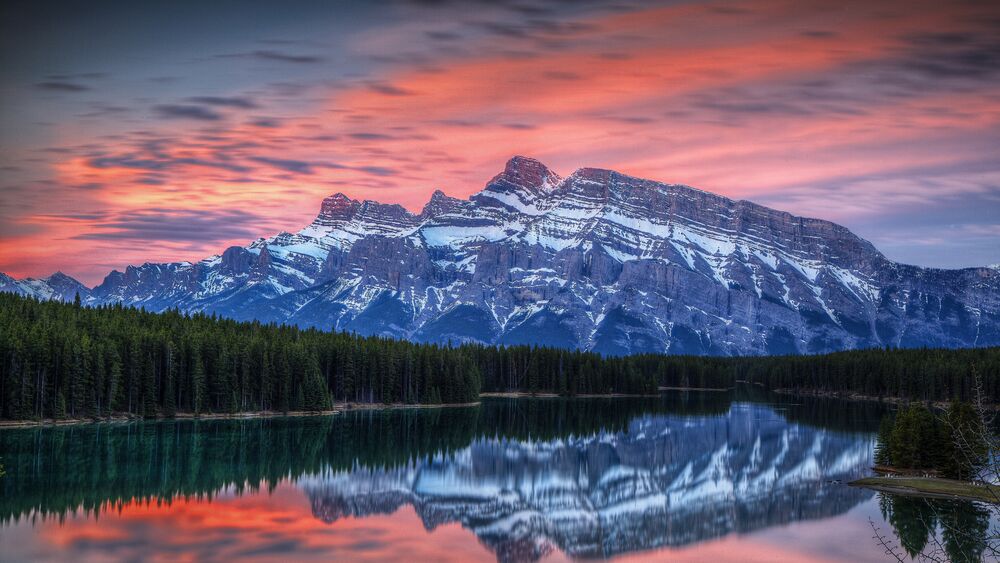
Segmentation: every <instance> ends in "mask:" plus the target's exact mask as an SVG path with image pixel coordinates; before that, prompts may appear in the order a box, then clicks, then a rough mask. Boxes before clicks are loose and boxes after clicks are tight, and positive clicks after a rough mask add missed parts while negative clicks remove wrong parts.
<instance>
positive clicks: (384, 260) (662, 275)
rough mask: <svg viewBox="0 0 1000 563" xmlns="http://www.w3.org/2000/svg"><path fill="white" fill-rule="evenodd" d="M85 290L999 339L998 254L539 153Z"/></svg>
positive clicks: (398, 326) (734, 329) (397, 312)
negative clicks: (420, 194)
mask: <svg viewBox="0 0 1000 563" xmlns="http://www.w3.org/2000/svg"><path fill="white" fill-rule="evenodd" d="M81 295H84V294H83V293H81ZM88 299H89V301H88V302H90V303H108V302H117V301H121V302H124V303H125V304H129V305H136V306H140V305H141V306H144V307H146V308H147V309H150V310H162V309H165V308H168V307H175V306H176V307H179V308H181V309H184V310H189V311H207V312H215V313H218V314H220V315H224V316H228V317H233V318H237V319H251V318H256V319H260V320H263V321H279V322H289V323H295V324H298V325H300V326H310V327H318V328H322V329H338V330H350V331H355V332H358V333H363V334H380V335H387V336H393V337H398V338H407V339H413V340H419V341H435V342H448V341H451V342H461V341H478V342H484V343H503V344H517V343H530V344H545V345H552V346H561V347H571V348H584V349H591V350H596V351H599V352H603V353H609V354H623V353H634V352H650V351H655V352H667V353H690V354H758V353H789V352H827V351H833V350H842V349H850V348H860V347H871V346H886V345H891V346H900V347H913V346H942V347H969V346H988V345H998V344H1000V270H998V269H996V268H968V269H963V270H939V269H930V268H918V267H915V266H907V265H902V264H897V263H894V262H892V261H890V260H888V259H887V258H886V257H885V256H883V255H882V254H881V253H880V252H878V250H876V249H875V248H874V246H872V245H871V243H869V242H867V241H865V240H863V239H861V238H859V237H857V236H856V235H854V234H853V233H851V232H850V231H849V230H847V229H846V228H844V227H842V226H839V225H836V224H834V223H830V222H828V221H823V220H818V219H807V218H801V217H796V216H793V215H791V214H789V213H785V212H781V211H776V210H773V209H769V208H767V207H763V206H760V205H756V204H753V203H750V202H747V201H734V200H731V199H727V198H725V197H721V196H718V195H714V194H711V193H707V192H703V191H700V190H697V189H694V188H690V187H687V186H681V185H674V184H662V183H659V182H653V181H649V180H642V179H638V178H632V177H629V176H625V175H623V174H619V173H617V172H613V171H610V170H600V169H593V168H584V169H580V170H577V171H576V172H574V173H572V174H570V175H569V176H567V177H565V178H563V177H560V176H559V175H557V174H556V173H554V172H552V171H551V170H549V169H548V168H547V167H545V166H544V165H543V164H541V163H540V162H538V161H536V160H532V159H529V158H524V157H515V158H513V159H511V160H510V161H509V162H508V163H507V165H506V167H505V169H504V171H503V172H501V173H500V174H498V175H497V176H496V177H494V178H493V179H492V180H491V181H490V182H489V183H488V184H487V186H486V188H485V189H483V190H482V191H480V192H479V193H477V194H475V195H473V196H472V197H471V198H470V199H468V200H462V199H456V198H451V197H448V196H446V195H445V194H444V193H442V192H440V191H438V192H435V193H434V195H433V196H432V198H431V200H430V201H429V202H428V203H427V205H426V206H425V207H424V209H423V210H422V211H421V212H420V213H419V214H415V213H410V212H409V211H407V210H406V209H404V208H403V207H400V206H398V205H386V204H382V203H378V202H374V201H355V200H352V199H350V198H348V197H347V196H344V195H342V194H337V195H334V196H331V197H328V198H326V199H325V200H323V204H322V207H321V209H320V213H319V215H318V216H317V218H316V219H315V220H314V221H313V222H312V223H311V224H310V225H308V226H307V227H306V228H304V229H302V230H301V231H299V232H297V233H294V234H293V233H280V234H278V235H275V236H272V237H270V238H262V239H258V240H256V241H254V242H252V243H251V244H249V245H247V246H245V247H231V248H229V249H226V250H225V252H223V253H222V254H221V255H217V256H213V257H210V258H206V259H205V260H202V261H201V262H198V263H189V262H177V263H168V264H144V265H142V266H138V267H134V266H130V267H128V268H126V270H125V272H118V271H114V272H112V273H111V274H109V275H108V276H107V278H106V279H105V280H104V282H103V283H101V284H100V285H99V286H97V287H95V288H94V289H93V290H92V293H91V295H90V296H89V298H88Z"/></svg>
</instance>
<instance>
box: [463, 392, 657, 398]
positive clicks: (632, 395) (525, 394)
mask: <svg viewBox="0 0 1000 563" xmlns="http://www.w3.org/2000/svg"><path fill="white" fill-rule="evenodd" d="M479 396H480V397H482V398H487V399H622V398H636V397H659V396H660V395H659V394H658V393H655V394H646V395H643V394H635V393H581V394H579V395H572V396H571V395H560V394H558V393H548V392H546V393H534V394H532V393H530V392H527V391H495V392H489V393H480V394H479Z"/></svg>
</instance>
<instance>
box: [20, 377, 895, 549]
mask: <svg viewBox="0 0 1000 563" xmlns="http://www.w3.org/2000/svg"><path fill="white" fill-rule="evenodd" d="M732 399H736V400H735V401H733V400H732ZM750 399H752V400H748V398H747V397H743V396H735V397H733V396H732V395H727V394H715V395H713V394H711V393H671V394H668V395H665V396H664V397H661V398H659V399H613V400H609V399H576V400H563V399H538V400H527V399H519V400H501V399H495V400H487V401H484V402H483V404H482V405H481V406H479V407H473V408H449V409H414V410H390V411H365V412H353V413H346V414H342V415H338V416H335V417H325V418H323V417H307V418H275V419H253V420H228V421H223V420H207V421H162V422H146V423H131V424H97V425H85V426H71V427H56V428H35V429H22V430H5V431H3V432H0V451H2V452H3V453H2V457H3V463H4V465H5V467H6V470H7V476H6V477H4V478H3V479H0V492H2V497H0V520H2V523H3V526H4V529H9V528H13V527H17V526H20V527H21V528H23V525H24V522H26V521H31V522H32V523H33V524H32V525H34V523H36V522H37V523H39V524H38V525H41V524H42V523H44V522H45V521H46V519H48V520H51V518H56V519H66V521H67V522H68V523H67V524H66V525H67V526H72V525H74V524H73V521H75V520H73V521H71V520H72V518H69V519H67V518H66V517H67V516H68V515H72V514H74V513H82V514H83V515H84V518H85V519H87V520H91V519H93V518H96V517H97V516H98V514H99V513H102V512H111V513H112V515H111V516H112V517H113V513H114V512H115V510H116V509H121V508H122V507H132V506H135V504H136V502H140V503H142V502H153V503H154V504H159V503H162V504H163V511H164V512H170V507H169V506H167V504H168V503H170V502H171V501H175V500H176V501H177V503H178V505H180V504H181V499H180V498H179V497H183V498H184V499H199V498H200V499H210V498H211V497H213V496H216V495H219V494H220V493H224V494H227V495H228V494H230V493H236V494H242V495H249V496H260V495H263V493H261V490H267V491H269V490H273V489H275V488H276V487H279V486H281V487H284V486H285V485H284V484H285V483H292V484H293V485H294V487H296V488H297V489H299V490H301V491H303V492H304V493H305V495H306V496H307V497H308V499H309V503H310V504H311V511H312V514H313V515H314V516H315V518H317V519H319V520H321V521H323V522H327V523H339V522H343V521H345V519H350V518H347V517H353V518H355V519H358V518H366V517H371V516H374V515H384V514H391V513H395V512H397V511H398V510H399V509H400V507H403V506H406V505H409V506H412V509H413V510H414V511H415V513H416V514H417V516H418V517H419V519H420V521H421V522H422V524H423V527H424V528H426V529H427V530H435V529H438V528H439V527H441V526H442V525H445V524H454V525H460V526H461V527H463V528H465V529H467V530H469V531H471V533H473V534H475V537H476V538H478V540H479V541H480V542H481V543H482V545H484V546H486V547H488V548H489V549H490V550H491V551H492V552H493V554H494V555H495V556H496V557H497V558H498V559H500V560H511V561H521V560H533V559H537V558H540V557H543V556H545V555H547V554H551V553H558V552H563V553H565V554H566V555H568V556H572V557H602V556H613V555H617V554H624V553H631V552H642V551H646V550H651V549H655V548H660V547H665V546H682V545H686V544H693V543H696V542H703V541H706V540H710V539H713V538H720V537H722V536H726V535H729V534H731V533H734V532H736V533H746V532H751V531H755V530H762V529H765V528H768V527H771V526H776V525H783V524H787V523H791V522H796V521H803V520H811V519H820V518H826V517H831V516H835V515H838V514H843V513H845V512H847V511H848V510H850V509H851V508H853V507H856V506H858V505H859V504H862V503H864V502H865V501H868V500H869V499H872V494H871V493H870V492H867V491H865V490H861V489H854V488H850V487H847V486H844V485H843V484H842V483H841V482H843V481H846V480H849V479H851V478H853V477H854V476H856V475H859V474H861V473H863V472H864V471H865V470H866V469H867V468H868V467H870V466H871V464H872V447H873V441H874V430H875V428H877V424H878V414H879V413H878V412H877V407H874V406H871V405H865V404H846V403H834V402H830V401H816V400H813V401H809V402H807V403H801V402H797V403H788V404H771V403H766V402H762V400H761V399H759V398H756V397H750ZM262 498H266V496H262ZM100 517H101V518H106V516H105V515H103V514H101V516H100ZM78 518H79V517H78ZM274 526H275V527H276V528H280V526H281V524H280V523H277V524H274ZM466 533H468V532H466ZM427 538H428V540H427V541H433V540H432V539H430V538H431V536H427ZM857 539H858V540H859V541H870V539H869V537H868V536H865V537H862V538H857ZM149 549H153V550H155V546H151V547H150V548H149ZM273 555H275V556H276V555H277V554H273Z"/></svg>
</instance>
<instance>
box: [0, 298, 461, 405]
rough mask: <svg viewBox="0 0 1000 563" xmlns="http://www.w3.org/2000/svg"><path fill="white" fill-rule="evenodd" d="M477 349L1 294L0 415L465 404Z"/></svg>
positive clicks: (174, 312)
mask: <svg viewBox="0 0 1000 563" xmlns="http://www.w3.org/2000/svg"><path fill="white" fill-rule="evenodd" d="M480 381H481V376H480V373H479V371H478V368H477V367H476V364H475V363H474V362H473V358H472V355H471V354H470V351H469V350H467V349H451V348H447V347H442V346H435V345H418V344H412V343H409V342H404V341H397V340H390V339H386V338H375V337H371V338H362V337H358V336H355V335H351V334H344V333H327V332H321V331H318V330H300V329H298V328H294V327H288V326H279V325H274V324H261V323H258V322H235V321H232V320H227V319H221V318H216V317H214V316H206V315H203V314H195V315H186V314H182V313H180V312H177V311H169V312H166V313H162V314H154V313H149V312H146V311H143V310H140V309H133V308H126V307H122V306H120V305H109V306H103V307H96V308H89V307H81V306H79V305H78V304H77V305H74V304H64V303H58V302H38V301H35V300H33V299H27V298H23V297H18V296H15V295H11V294H2V295H0V418H5V419H17V420H27V419H41V418H67V417H69V418H88V417H104V416H108V415H112V414H128V415H135V416H142V417H149V416H171V415H173V414H175V413H178V412H185V413H195V414H199V413H210V412H212V413H232V412H244V411H278V412H284V411H321V410H325V409H329V408H330V407H331V406H332V404H333V402H334V401H353V402H367V403H377V402H380V403H394V402H401V403H442V402H443V403H466V402H470V401H475V400H478V397H479V385H480Z"/></svg>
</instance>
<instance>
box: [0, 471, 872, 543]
mask: <svg viewBox="0 0 1000 563" xmlns="http://www.w3.org/2000/svg"><path fill="white" fill-rule="evenodd" d="M869 516H872V517H873V518H875V519H876V520H880V515H879V514H878V510H877V507H876V505H875V502H874V501H869V502H866V503H864V504H862V505H860V506H859V507H856V508H855V509H853V510H851V511H850V512H848V513H846V514H844V515H841V516H838V517H834V518H829V519H825V520H820V521H811V522H800V523H795V524H791V525H788V526H782V527H776V528H770V529H767V530H764V531H761V532H757V533H753V534H748V535H739V534H731V535H729V536H726V537H724V538H721V539H718V540H714V541H708V542H702V543H697V544H694V545H691V546H686V547H681V548H666V549H660V550H655V551H648V552H642V553H635V554H626V555H622V556H619V557H616V558H615V560H616V561H630V562H631V561H662V560H669V561H682V562H685V561H689V562H694V561H746V562H762V563H763V562H792V561H845V560H850V561H880V560H881V554H880V552H879V550H878V548H877V546H876V545H875V543H874V541H871V540H869V538H870V536H871V531H870V528H869V524H868V517H869ZM0 544H2V545H3V550H2V554H0V559H2V560H5V561H6V560H11V561H38V560H50V561H122V560H129V561H234V560H257V561H274V560H282V561H292V560H294V561H329V560H338V561H456V562H457V561H462V562H465V561H494V560H496V555H495V554H494V553H492V552H491V551H490V550H489V549H488V548H487V547H486V546H485V545H483V544H481V543H480V542H479V541H478V539H477V538H476V536H475V535H474V534H473V533H472V532H471V531H469V530H466V529H464V528H463V527H462V526H461V524H458V523H450V524H444V525H440V526H437V527H435V528H434V529H433V530H428V529H427V528H425V526H424V524H423V522H422V521H421V520H420V518H419V517H418V516H417V514H416V512H415V511H414V509H413V507H412V506H410V505H406V506H404V507H403V508H401V509H399V510H397V511H395V512H394V513H392V514H388V515H377V516H369V517H365V518H354V517H344V518H341V519H338V520H336V521H335V522H333V523H331V524H326V523H324V522H322V521H321V520H319V519H317V518H316V517H315V516H314V515H313V514H312V510H311V508H310V503H309V499H308V498H307V497H306V496H305V495H304V494H303V493H302V491H300V490H299V489H298V488H297V487H296V486H295V485H294V484H293V483H289V482H285V483H282V484H281V485H279V486H278V487H277V488H276V489H275V490H274V491H273V492H271V493H267V492H260V493H257V494H246V495H242V496H237V495H235V494H229V493H227V494H223V495H221V496H218V497H217V498H215V499H213V500H207V499H189V500H186V499H183V498H181V499H175V500H174V501H173V502H170V503H159V504H158V503H155V502H154V503H138V502H132V503H127V504H125V505H123V506H121V507H120V508H114V509H110V510H107V511H104V512H101V513H100V514H98V515H96V516H95V515H93V514H77V515H71V516H69V517H67V518H65V520H63V521H60V520H59V519H52V518H50V519H47V520H38V521H35V522H34V523H33V522H32V521H31V520H30V519H24V520H22V521H20V522H18V523H15V524H12V525H9V526H8V527H6V528H3V529H2V530H0ZM544 560H545V561H569V560H570V559H569V558H568V557H567V556H566V555H565V554H564V553H562V552H561V551H559V549H558V548H557V547H555V545H554V544H552V549H551V550H550V551H549V552H548V554H547V555H546V556H545V557H544Z"/></svg>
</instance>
